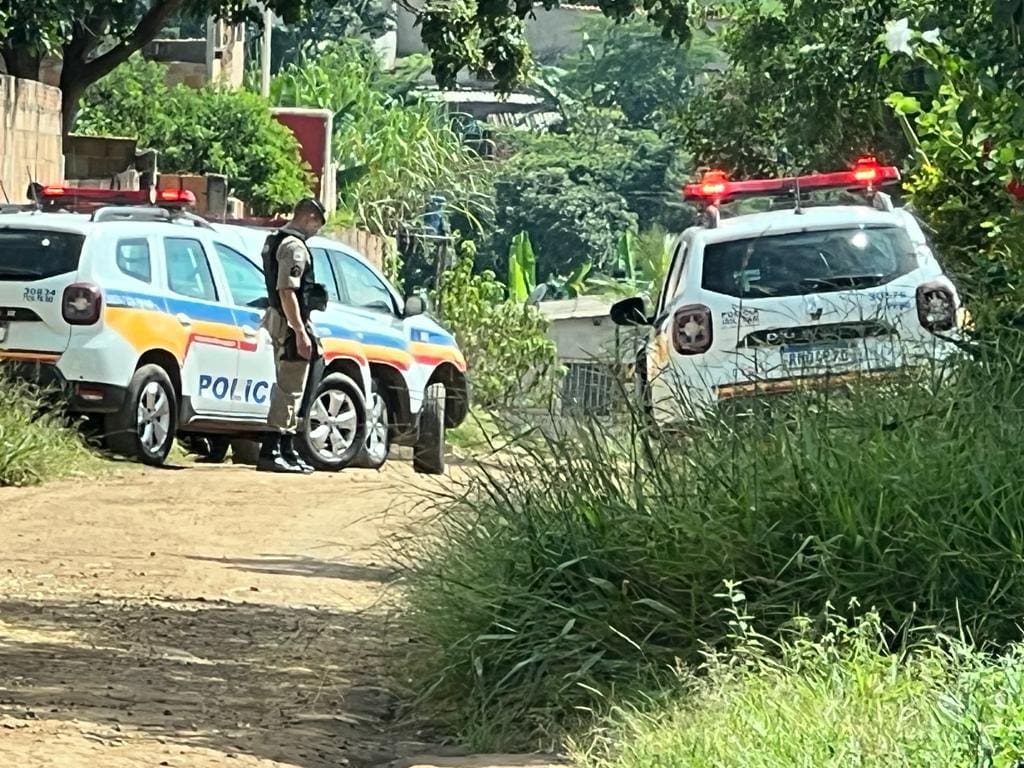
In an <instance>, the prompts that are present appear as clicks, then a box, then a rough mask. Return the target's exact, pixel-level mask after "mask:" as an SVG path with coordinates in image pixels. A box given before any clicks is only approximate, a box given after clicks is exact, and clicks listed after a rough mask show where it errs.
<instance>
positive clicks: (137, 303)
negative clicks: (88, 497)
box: [0, 187, 371, 469]
mask: <svg viewBox="0 0 1024 768" xmlns="http://www.w3.org/2000/svg"><path fill="white" fill-rule="evenodd" d="M148 194H149V193H147V192H111V191H109V190H86V189H70V188H63V187H43V188H41V189H40V195H41V198H42V200H41V202H42V205H41V208H42V209H43V210H39V211H31V212H12V213H2V214H0V363H4V364H5V368H6V369H8V370H10V371H11V372H13V373H14V374H15V375H19V376H22V377H27V378H31V379H33V380H36V381H40V382H42V383H45V384H51V385H55V386H56V387H57V388H58V389H59V390H60V391H61V392H62V393H63V395H64V397H65V399H66V401H67V403H68V406H69V408H70V410H71V411H72V412H75V413H84V414H95V415H96V416H97V417H98V418H99V419H101V420H102V422H103V426H104V432H105V434H106V440H107V442H108V445H109V447H110V448H111V449H112V450H114V451H115V452H117V453H121V454H124V455H128V456H131V457H135V458H138V459H139V460H141V461H143V462H145V463H147V464H162V463H163V462H164V461H165V460H166V459H167V456H168V454H169V452H170V450H171V446H172V444H173V441H174V438H175V436H180V437H182V438H184V439H186V440H196V439H204V440H226V439H229V438H232V437H257V436H258V435H259V434H260V433H262V432H263V431H265V429H266V417H267V413H268V410H269V400H270V389H271V386H272V383H273V381H274V357H273V348H272V344H271V342H270V338H269V336H268V335H267V333H266V331H265V330H263V329H261V328H260V320H261V318H262V313H263V308H264V307H265V306H266V302H267V297H266V287H265V284H264V281H263V276H262V273H261V272H260V271H259V270H258V269H256V268H255V267H254V266H253V264H252V263H251V262H250V260H249V259H248V258H246V257H245V256H244V255H243V254H242V253H241V252H240V251H239V250H238V249H237V247H236V246H235V245H233V244H232V242H231V241H230V240H229V239H228V238H224V237H222V236H220V235H219V234H218V233H217V232H215V231H214V230H213V228H212V227H211V226H210V225H209V223H208V222H206V221H205V220H203V219H201V218H199V217H197V216H194V215H191V214H188V213H187V212H186V211H185V209H186V208H187V207H188V206H189V205H191V204H193V203H194V201H195V198H194V197H193V196H192V194H191V193H190V192H187V191H179V190H161V191H160V192H159V193H158V194H159V198H158V200H157V202H158V203H159V205H157V206H154V205H150V204H148V203H149V198H148ZM66 211H72V212H66ZM313 319H314V322H316V323H317V324H318V326H321V327H323V328H326V329H327V334H326V335H327V339H326V341H329V340H330V335H331V329H332V328H334V327H335V326H337V325H340V324H339V322H338V318H337V317H336V315H334V314H332V311H331V310H330V308H328V310H327V311H326V312H323V313H314V315H313ZM316 384H317V392H318V396H320V397H322V398H324V399H326V400H327V401H328V402H329V403H330V405H329V407H328V408H327V409H326V410H325V412H324V413H323V414H322V417H321V418H320V419H319V420H318V419H316V418H312V417H310V415H309V414H307V416H306V418H305V419H304V421H303V424H302V429H301V434H300V439H299V440H298V444H299V447H300V449H302V451H303V453H304V454H305V456H306V457H307V460H309V461H310V462H312V463H313V464H315V465H316V466H317V467H319V468H321V469H340V468H343V467H345V466H347V465H349V464H350V463H351V462H352V461H353V460H354V459H355V458H356V457H357V456H358V455H359V453H360V450H361V447H362V445H363V442H364V440H365V434H366V428H367V424H366V397H367V395H368V394H369V392H370V388H371V378H370V370H369V367H368V365H366V363H365V360H364V359H363V358H362V356H361V355H359V354H356V353H355V352H352V351H350V352H349V353H346V352H345V350H342V351H341V353H340V354H339V355H338V356H337V357H336V358H335V359H334V360H332V362H331V365H329V366H328V367H327V368H326V370H325V372H324V376H323V378H322V379H321V380H320V381H318V382H316Z"/></svg>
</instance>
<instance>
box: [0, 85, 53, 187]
mask: <svg viewBox="0 0 1024 768" xmlns="http://www.w3.org/2000/svg"><path fill="white" fill-rule="evenodd" d="M60 122H61V116H60V90H58V89H57V88H53V87H51V86H48V85H43V84H42V83H37V82H34V81H31V80H18V79H16V78H13V77H10V76H8V75H0V181H2V182H3V187H4V190H6V192H7V197H8V198H9V199H10V200H11V202H27V201H28V200H27V198H26V196H25V193H26V192H27V191H28V185H29V176H30V175H31V176H32V179H33V180H35V181H38V182H39V183H41V184H54V183H58V182H60V180H61V179H62V178H63V176H64V174H63V167H62V166H63V155H62V154H61V125H60ZM0 200H3V195H2V194H0Z"/></svg>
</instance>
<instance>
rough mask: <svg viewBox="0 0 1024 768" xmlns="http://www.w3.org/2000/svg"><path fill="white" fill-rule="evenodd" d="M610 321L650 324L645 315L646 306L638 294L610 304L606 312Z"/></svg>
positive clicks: (627, 323) (617, 323)
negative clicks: (609, 309)
mask: <svg viewBox="0 0 1024 768" xmlns="http://www.w3.org/2000/svg"><path fill="white" fill-rule="evenodd" d="M608 314H609V315H610V316H611V318H612V322H613V323H615V324H616V325H630V326H637V325H650V324H651V320H650V318H649V317H648V316H647V306H646V304H645V302H644V300H643V299H642V298H641V297H640V296H635V297H633V298H632V299H623V300H622V301H617V302H615V303H614V304H612V308H611V311H610V312H609V313H608Z"/></svg>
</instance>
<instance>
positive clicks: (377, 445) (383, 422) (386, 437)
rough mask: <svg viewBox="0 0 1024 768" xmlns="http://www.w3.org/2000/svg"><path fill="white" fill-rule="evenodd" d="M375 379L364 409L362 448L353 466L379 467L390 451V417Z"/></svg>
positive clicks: (382, 464) (379, 386) (385, 460)
mask: <svg viewBox="0 0 1024 768" xmlns="http://www.w3.org/2000/svg"><path fill="white" fill-rule="evenodd" d="M381 390H382V387H381V385H380V384H378V383H377V382H376V381H374V382H373V389H372V391H371V392H370V402H369V404H368V407H367V409H366V413H367V416H366V440H365V442H364V443H363V450H362V451H361V452H360V453H359V457H358V458H357V459H356V461H355V463H354V464H353V466H357V467H362V468H364V469H380V468H381V467H383V466H384V464H385V463H386V462H387V460H388V454H389V453H390V451H391V438H390V433H389V431H388V430H389V429H390V419H389V416H388V404H387V400H386V399H385V397H384V394H383V392H382V391H381Z"/></svg>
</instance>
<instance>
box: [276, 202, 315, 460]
mask: <svg viewBox="0 0 1024 768" xmlns="http://www.w3.org/2000/svg"><path fill="white" fill-rule="evenodd" d="M321 210H322V209H321ZM263 275H264V279H265V280H266V286H267V297H268V299H269V303H270V306H269V308H268V309H267V312H266V315H265V316H264V319H263V327H264V328H266V329H267V332H268V333H269V334H270V338H271V341H272V342H273V344H274V360H275V373H276V381H275V382H274V386H273V387H272V388H271V391H270V413H269V414H268V416H267V426H268V427H269V428H270V434H269V435H268V436H267V439H266V440H265V441H264V444H263V449H262V451H261V454H260V468H261V469H270V470H274V471H280V472H286V471H292V472H311V471H312V468H311V467H309V466H308V465H306V464H305V462H303V461H302V460H301V458H299V456H298V454H297V452H296V451H295V449H294V446H293V444H292V440H293V437H294V435H295V433H296V431H297V429H298V422H299V415H300V412H301V410H302V408H301V407H302V398H303V389H304V387H305V384H306V380H307V378H308V376H309V371H310V367H311V365H310V364H311V362H313V361H316V360H318V359H319V357H320V356H321V355H322V353H323V350H322V349H321V348H320V342H319V340H318V339H317V338H316V334H315V332H314V328H313V326H312V323H311V322H310V313H311V312H312V310H314V309H323V308H324V307H325V305H326V293H325V292H324V290H323V286H321V285H318V284H317V282H316V279H315V275H314V272H313V259H312V255H311V254H310V252H309V249H308V248H307V247H306V243H305V235H304V234H303V233H302V232H299V231H298V230H297V229H293V228H291V227H287V226H286V227H283V228H282V229H280V230H278V231H277V232H275V233H274V234H272V235H270V236H269V237H268V238H267V241H266V243H265V244H264V246H263ZM285 289H291V290H293V291H295V298H296V300H297V302H298V305H299V316H300V317H301V319H302V323H303V325H304V326H305V327H306V332H307V334H308V335H309V338H310V342H311V347H312V349H311V355H310V357H311V358H312V360H306V359H305V358H303V357H302V356H301V355H299V352H298V345H297V343H296V337H295V332H294V331H293V330H292V329H291V328H290V327H289V325H288V319H287V318H286V317H285V314H284V310H283V309H282V305H281V295H280V293H279V291H281V290H285Z"/></svg>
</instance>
